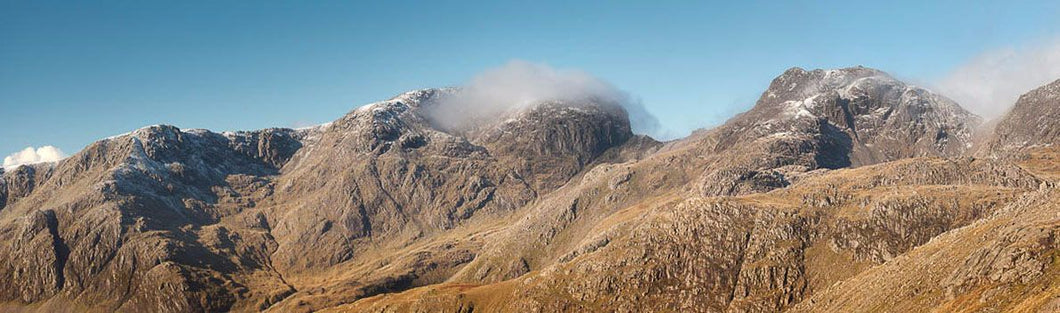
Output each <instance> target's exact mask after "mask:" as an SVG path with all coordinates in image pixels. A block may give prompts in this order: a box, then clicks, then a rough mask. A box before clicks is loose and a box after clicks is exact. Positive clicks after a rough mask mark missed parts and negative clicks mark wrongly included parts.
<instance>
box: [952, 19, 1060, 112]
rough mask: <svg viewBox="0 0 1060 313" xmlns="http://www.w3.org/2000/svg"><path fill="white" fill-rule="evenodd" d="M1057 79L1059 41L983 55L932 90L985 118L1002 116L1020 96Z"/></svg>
mask: <svg viewBox="0 0 1060 313" xmlns="http://www.w3.org/2000/svg"><path fill="white" fill-rule="evenodd" d="M1056 79H1060V39H1057V40H1052V41H1047V42H1041V43H1037V44H1032V45H1027V46H1022V47H1006V48H1002V49H997V50H992V51H987V52H985V53H982V54H980V55H979V56H977V57H975V58H973V59H972V60H970V61H969V62H968V63H966V64H964V65H962V66H960V67H958V68H957V69H955V70H953V71H952V72H951V73H950V74H949V75H948V76H946V77H945V78H943V79H942V80H941V81H939V82H938V83H936V84H935V87H934V88H935V89H936V90H937V91H938V92H940V93H942V94H944V95H946V96H948V97H950V98H952V99H953V100H955V101H957V103H960V104H961V106H964V107H965V108H966V109H968V110H970V111H972V112H973V113H976V114H979V115H981V116H984V117H986V118H994V117H998V116H1000V115H1002V114H1004V113H1005V112H1006V111H1007V110H1008V108H1009V107H1010V106H1012V104H1013V103H1015V102H1016V99H1018V98H1019V96H1020V95H1022V94H1023V93H1026V92H1027V91H1030V90H1032V89H1034V88H1037V87H1039V86H1042V85H1044V84H1046V83H1049V82H1052V81H1054V80H1056Z"/></svg>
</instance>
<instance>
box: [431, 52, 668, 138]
mask: <svg viewBox="0 0 1060 313" xmlns="http://www.w3.org/2000/svg"><path fill="white" fill-rule="evenodd" d="M545 101H563V102H571V103H577V102H581V101H600V102H605V103H613V104H618V105H620V106H621V107H622V108H624V109H625V110H626V112H627V113H628V114H629V118H630V123H631V126H632V128H633V132H635V133H639V134H648V135H654V136H657V135H659V134H660V124H659V120H658V119H657V118H656V117H655V116H654V115H652V114H650V113H649V112H648V111H647V109H645V108H644V105H643V104H642V103H641V102H640V101H639V100H636V99H634V98H633V97H631V96H630V95H629V94H628V93H626V92H624V91H622V90H620V89H618V88H617V87H615V86H614V85H612V84H610V83H608V82H606V81H604V80H602V79H600V78H597V77H594V76H593V75H591V74H589V73H587V72H585V71H581V70H577V69H557V68H553V67H551V66H548V65H546V64H540V63H531V62H527V61H522V60H513V61H509V62H508V63H507V64H504V65H502V66H499V67H496V68H491V69H487V70H485V71H483V72H481V73H479V74H477V75H475V76H474V77H473V78H472V79H471V80H469V81H468V82H466V83H465V84H463V86H461V88H460V89H459V91H458V92H457V93H456V94H455V95H453V96H450V97H447V98H445V99H443V100H442V101H441V103H439V104H438V105H437V106H433V107H432V109H431V110H430V111H429V112H430V115H431V118H432V120H434V122H435V123H438V124H439V125H440V126H442V127H445V128H450V129H459V128H463V127H467V126H469V125H474V124H475V123H478V122H480V121H482V120H487V119H491V118H496V117H499V116H502V115H503V114H505V113H506V112H510V111H512V110H518V109H523V108H527V107H530V106H533V105H535V104H538V103H541V102H545Z"/></svg>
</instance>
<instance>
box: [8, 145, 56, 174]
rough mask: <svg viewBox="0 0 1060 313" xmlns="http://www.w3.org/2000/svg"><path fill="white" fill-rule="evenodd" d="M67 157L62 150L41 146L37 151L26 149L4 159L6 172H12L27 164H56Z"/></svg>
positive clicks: (30, 148) (31, 148)
mask: <svg viewBox="0 0 1060 313" xmlns="http://www.w3.org/2000/svg"><path fill="white" fill-rule="evenodd" d="M65 157H66V154H65V153H63V151H62V150H59V148H56V147H53V146H41V147H40V148H36V149H34V148H33V147H26V148H25V149H22V151H19V152H15V153H12V154H11V155H8V156H7V157H4V170H10V169H13V168H16V167H19V166H20V165H26V164H36V163H44V162H55V161H59V160H62V159H63V158H65Z"/></svg>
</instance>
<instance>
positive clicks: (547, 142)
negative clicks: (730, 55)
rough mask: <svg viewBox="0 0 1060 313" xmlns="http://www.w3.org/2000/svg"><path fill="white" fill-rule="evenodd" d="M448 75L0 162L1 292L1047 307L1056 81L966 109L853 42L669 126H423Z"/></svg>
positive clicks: (1057, 157)
mask: <svg viewBox="0 0 1060 313" xmlns="http://www.w3.org/2000/svg"><path fill="white" fill-rule="evenodd" d="M456 92H459V90H457V89H426V90H418V91H412V92H408V93H405V94H402V95H399V96H397V97H395V98H393V99H390V100H387V101H382V102H378V103H374V104H369V105H366V106H362V107H359V108H357V109H355V110H353V111H352V112H350V113H348V114H347V115H345V116H343V117H342V118H340V119H338V120H336V121H334V122H332V123H329V124H325V125H320V126H316V127H310V128H305V129H297V130H294V129H266V130H259V131H249V132H226V133H215V132H211V131H207V130H185V129H179V128H177V127H174V126H166V125H157V126H150V127H145V128H142V129H139V130H136V131H133V132H131V133H128V134H123V135H119V136H115V137H112V138H108V139H103V140H100V141H98V142H95V143H93V144H91V145H89V146H88V147H87V148H85V149H84V150H82V151H81V152H79V153H77V154H75V155H73V156H71V157H69V158H67V159H64V160H62V161H60V162H58V163H55V164H36V165H32V166H21V167H18V168H15V169H12V170H10V171H7V172H4V173H3V175H2V179H0V310H8V311H46V312H52V311H70V310H74V311H86V312H112V311H120V312H144V311H148V312H199V311H239V312H247V311H270V312H311V311H335V312H472V311H474V312H556V311H594V312H595V311H602V312H642V311H656V312H670V311H680V312H687V311H692V312H784V311H791V312H910V311H916V312H919V311H940V312H1001V311H1012V312H1056V311H1060V263H1058V261H1057V260H1060V255H1058V251H1060V240H1057V236H1058V235H1060V190H1058V186H1060V185H1058V184H1060V149H1058V148H1057V146H1055V145H1056V144H1057V143H1060V136H1058V134H1060V115H1058V114H1060V81H1057V82H1053V83H1051V84H1049V85H1046V86H1043V87H1041V88H1038V89H1036V90H1033V91H1030V92H1028V93H1027V94H1026V95H1024V96H1023V97H1021V98H1020V100H1019V101H1018V102H1017V103H1016V104H1015V106H1014V107H1013V109H1012V110H1011V112H1009V113H1008V114H1007V115H1006V116H1004V117H1003V118H1002V119H1001V120H1000V121H999V122H998V123H997V126H996V127H994V128H992V130H990V131H982V129H983V128H982V127H983V124H984V123H983V121H982V119H981V118H979V117H977V116H975V115H974V114H971V113H969V112H967V111H965V110H964V109H962V108H961V107H960V106H959V105H958V104H957V103H954V102H953V101H951V100H949V99H947V98H945V97H942V96H940V95H937V94H934V93H932V92H931V91H929V90H926V89H923V88H919V87H916V86H912V85H909V84H906V83H904V82H901V81H898V80H896V79H894V78H892V77H890V76H889V75H887V74H886V73H884V72H881V71H878V70H874V69H869V68H863V67H854V68H845V69H835V70H813V71H807V70H803V69H800V68H792V69H790V70H787V71H785V72H784V73H783V74H781V75H780V76H778V77H777V78H776V79H774V80H773V81H772V83H771V84H770V86H769V88H768V89H767V90H766V91H764V92H763V93H762V96H761V98H760V99H759V100H758V101H757V102H756V104H755V105H754V107H753V108H752V109H750V110H749V111H747V112H745V113H742V114H740V115H738V116H736V117H733V118H732V119H731V120H729V121H728V122H726V123H725V124H723V125H721V126H718V127H715V128H712V129H704V130H700V131H697V132H695V133H693V134H692V135H691V136H689V137H686V138H682V139H678V140H674V141H669V142H659V141H656V140H654V139H652V138H649V137H646V136H643V135H636V134H634V133H633V132H632V130H631V127H630V122H629V118H628V116H627V114H626V112H625V111H624V110H623V109H622V108H621V107H620V106H618V105H617V104H614V103H608V102H606V101H602V100H595V99H585V100H584V101H579V102H569V101H568V102H564V101H546V102H542V103H538V104H535V105H532V106H528V107H521V108H518V109H513V110H511V111H509V112H506V113H505V114H504V115H503V116H501V117H498V118H496V119H494V120H489V121H484V122H482V123H478V124H475V125H473V127H466V128H462V129H450V128H445V127H441V126H439V125H438V124H437V123H435V121H434V120H432V118H431V116H430V114H429V112H430V111H431V109H432V108H433V107H432V106H435V105H437V103H438V102H439V101H440V99H443V98H444V97H446V96H448V95H451V94H453V93H456Z"/></svg>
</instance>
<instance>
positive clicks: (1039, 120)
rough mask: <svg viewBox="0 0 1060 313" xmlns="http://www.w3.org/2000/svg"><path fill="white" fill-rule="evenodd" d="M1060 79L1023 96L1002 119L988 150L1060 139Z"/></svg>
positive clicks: (1009, 148) (994, 151)
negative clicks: (1058, 121)
mask: <svg viewBox="0 0 1060 313" xmlns="http://www.w3.org/2000/svg"><path fill="white" fill-rule="evenodd" d="M1057 120H1060V80H1057V81H1054V82H1052V83H1050V84H1047V85H1045V86H1042V87H1039V88H1037V89H1034V90H1031V91H1030V92H1028V93H1026V94H1023V95H1022V96H1020V98H1019V100H1017V101H1016V105H1014V106H1013V107H1012V109H1010V110H1009V112H1008V113H1007V114H1005V116H1004V117H1002V118H1001V120H1000V121H999V122H998V124H997V126H996V128H995V131H994V135H993V137H992V139H991V141H990V143H989V149H988V150H987V151H985V152H986V153H987V154H998V153H1003V152H1005V151H1013V150H1019V149H1022V148H1027V147H1032V146H1042V145H1053V144H1056V143H1060V125H1058V123H1057V122H1056V121H1057Z"/></svg>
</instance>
